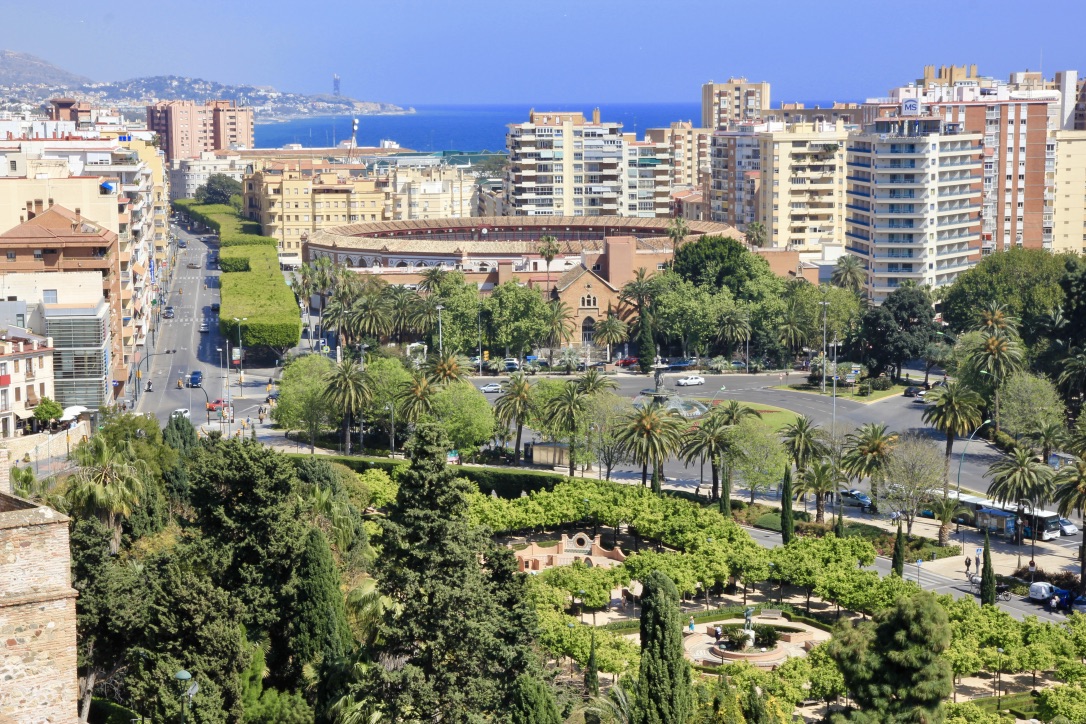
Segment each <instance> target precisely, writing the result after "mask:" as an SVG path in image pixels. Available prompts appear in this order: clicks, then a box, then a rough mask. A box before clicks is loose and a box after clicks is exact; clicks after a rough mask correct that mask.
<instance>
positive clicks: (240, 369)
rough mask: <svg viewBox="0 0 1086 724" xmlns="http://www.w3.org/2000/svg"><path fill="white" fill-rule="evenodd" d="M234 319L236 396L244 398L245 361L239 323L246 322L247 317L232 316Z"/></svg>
mask: <svg viewBox="0 0 1086 724" xmlns="http://www.w3.org/2000/svg"><path fill="white" fill-rule="evenodd" d="M234 321H235V322H237V323H238V398H239V399H244V398H245V363H244V362H243V361H242V357H243V356H244V352H245V348H244V347H242V346H241V323H242V322H248V321H249V318H248V317H242V318H241V319H238V318H237V317H234Z"/></svg>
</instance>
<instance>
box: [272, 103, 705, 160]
mask: <svg viewBox="0 0 1086 724" xmlns="http://www.w3.org/2000/svg"><path fill="white" fill-rule="evenodd" d="M594 107H595V106H594V105H593V104H583V103H565V104H544V105H540V106H537V107H536V110H537V111H581V112H583V113H584V114H585V116H586V117H590V116H591V113H592V109H593V108H594ZM599 108H600V120H602V121H605V122H615V121H617V122H619V123H622V125H623V129H624V130H625V131H627V132H630V133H636V134H637V135H638V137H639V138H640V137H641V136H643V135H644V131H645V129H646V128H664V127H667V126H668V125H669V124H670V123H671V122H672V121H693V122H694V125H698V124H699V123H700V119H701V106H700V104H698V103H613V104H599ZM415 110H416V112H415V113H413V114H409V115H402V116H359V117H358V121H359V123H358V145H359V146H376V145H377V144H378V142H380V141H381V140H382V139H386V138H387V139H391V140H393V141H396V142H397V143H399V144H400V145H401V146H402V147H404V148H410V149H413V150H415V151H482V150H490V151H500V150H504V149H505V131H506V124H509V123H523V122H526V121H527V120H528V111H529V110H530V106H527V105H483V106H416V107H415ZM350 134H351V118H349V117H346V116H339V117H322V118H301V119H297V120H292V121H284V122H281V123H258V124H257V125H256V129H255V135H256V138H255V142H256V147H257V148H279V147H281V146H283V145H285V144H288V143H298V144H301V145H303V146H309V147H324V148H327V147H330V146H334V145H336V144H337V143H339V142H340V141H342V140H344V139H347V138H349V137H350Z"/></svg>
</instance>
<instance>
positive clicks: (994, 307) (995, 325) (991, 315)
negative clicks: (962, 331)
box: [973, 301, 1018, 335]
mask: <svg viewBox="0 0 1086 724" xmlns="http://www.w3.org/2000/svg"><path fill="white" fill-rule="evenodd" d="M973 328H974V329H975V330H978V331H981V332H1004V333H1006V334H1012V335H1017V334H1018V318H1017V317H1012V316H1011V315H1009V314H1007V308H1006V306H1005V305H1003V304H1000V303H998V302H994V301H992V302H988V304H987V306H985V307H984V309H982V310H980V318H979V319H978V320H977V324H976V325H975V326H974V327H973Z"/></svg>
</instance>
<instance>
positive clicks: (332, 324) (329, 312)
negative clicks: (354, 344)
mask: <svg viewBox="0 0 1086 724" xmlns="http://www.w3.org/2000/svg"><path fill="white" fill-rule="evenodd" d="M350 304H351V303H350V301H349V300H347V299H345V298H344V295H341V294H337V295H335V296H333V297H332V298H331V299H329V300H328V305H327V306H326V307H325V308H324V328H325V329H326V330H331V331H333V332H335V333H336V334H337V335H338V336H339V343H340V345H341V346H345V345H347V344H348V342H349V339H348V337H349V335H350V317H349V315H350V311H351V306H350Z"/></svg>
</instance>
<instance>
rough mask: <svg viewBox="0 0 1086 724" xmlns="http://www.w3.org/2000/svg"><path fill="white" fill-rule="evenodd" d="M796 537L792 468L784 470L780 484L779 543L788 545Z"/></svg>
mask: <svg viewBox="0 0 1086 724" xmlns="http://www.w3.org/2000/svg"><path fill="white" fill-rule="evenodd" d="M795 536H796V519H795V516H794V515H793V513H792V466H790V465H789V466H788V467H786V468H785V469H784V482H783V483H781V541H782V542H783V543H784V544H785V545H788V544H789V543H790V542H791V540H792V539H793V538H795Z"/></svg>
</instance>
